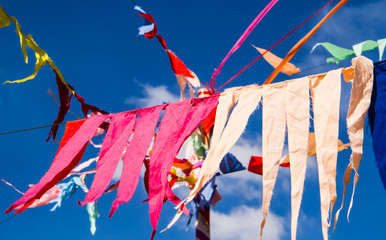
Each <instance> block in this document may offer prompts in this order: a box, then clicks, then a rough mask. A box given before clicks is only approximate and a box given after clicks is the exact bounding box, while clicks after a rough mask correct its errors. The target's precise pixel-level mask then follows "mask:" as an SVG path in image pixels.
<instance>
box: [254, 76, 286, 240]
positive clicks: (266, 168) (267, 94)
mask: <svg viewBox="0 0 386 240" xmlns="http://www.w3.org/2000/svg"><path fill="white" fill-rule="evenodd" d="M286 100H287V99H286V84H285V83H284V84H283V83H282V84H275V85H266V86H264V88H263V138H262V143H263V159H264V161H263V172H264V174H263V203H262V213H263V220H262V222H261V226H260V239H262V237H263V228H264V225H265V221H266V217H267V214H268V209H269V205H270V202H271V198H272V193H273V188H274V186H275V182H276V176H277V171H278V168H279V163H280V158H281V155H282V152H283V145H284V137H285V130H286Z"/></svg>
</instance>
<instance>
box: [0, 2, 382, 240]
mask: <svg viewBox="0 0 386 240" xmlns="http://www.w3.org/2000/svg"><path fill="white" fill-rule="evenodd" d="M268 2H269V1H268V0H264V1H242V2H240V1H239V2H236V1H220V0H213V1H201V0H197V1H176V0H167V1H166V0H165V1H140V0H137V3H138V5H140V6H141V7H142V8H143V9H144V10H145V11H147V12H149V13H151V14H152V15H153V16H154V18H155V20H156V22H157V24H158V27H159V34H161V35H162V36H163V37H164V38H165V40H166V42H167V44H168V46H169V48H170V49H171V50H173V51H174V52H175V53H176V54H177V56H179V57H180V58H181V59H182V60H183V61H184V62H185V64H186V65H187V66H188V67H189V68H190V69H191V70H193V71H194V72H195V73H196V74H197V75H198V77H199V78H200V80H201V81H202V82H207V81H208V80H209V78H210V76H211V74H212V73H213V68H215V67H217V66H218V65H219V63H220V62H221V60H222V59H223V57H224V56H225V55H226V53H227V52H228V51H229V49H230V48H231V47H232V46H233V44H234V43H235V42H236V40H237V39H238V38H239V36H240V35H241V34H242V32H243V31H244V29H245V28H246V27H247V26H248V25H249V23H250V22H251V21H252V20H253V18H254V17H255V16H256V15H257V14H258V13H259V12H260V11H261V10H262V9H263V8H264V6H265V5H266V4H267V3H268ZM326 2H327V1H326V0H325V1H304V0H293V1H285V0H280V1H279V2H278V3H277V4H276V6H275V7H274V8H273V9H272V10H271V11H270V12H269V13H268V14H267V16H266V17H265V18H264V19H263V20H262V22H261V23H260V24H259V25H258V26H257V27H256V29H255V30H254V32H253V33H252V34H251V35H250V36H249V37H248V38H247V40H246V42H245V43H244V45H243V46H242V47H241V48H240V49H239V50H238V51H237V52H236V53H235V54H234V55H232V57H231V58H230V59H229V60H228V62H227V63H226V64H225V66H224V68H223V70H222V71H221V74H220V75H219V77H218V78H217V84H216V86H220V85H221V84H222V83H224V82H225V81H226V80H228V79H229V78H230V77H232V76H233V75H234V74H235V73H236V72H238V71H239V70H240V69H241V68H242V67H244V66H245V65H246V64H248V63H249V62H250V61H252V60H253V59H254V58H256V57H257V56H258V53H257V52H256V50H254V49H253V48H252V47H251V44H254V45H256V46H258V47H262V48H269V47H270V46H271V45H272V44H274V43H275V42H276V41H278V40H279V39H280V38H281V37H282V36H284V35H285V34H286V33H288V32H289V31H290V30H292V29H293V28H294V27H295V26H297V25H298V24H299V23H300V22H302V21H303V20H304V19H306V18H307V17H309V16H310V15H311V14H313V13H314V12H315V11H316V10H318V9H319V8H320V7H322V5H323V4H325V3H326ZM335 2H338V1H335ZM0 4H1V5H2V6H3V8H4V9H5V10H6V11H7V12H8V13H9V14H10V15H11V16H16V18H17V19H18V21H19V23H20V24H21V26H22V29H23V31H24V32H25V33H26V34H32V35H33V37H34V39H35V40H36V42H37V43H38V44H39V46H40V47H41V48H42V49H44V50H45V51H46V52H47V53H48V55H49V56H50V57H51V58H52V59H53V61H54V62H55V63H56V65H57V66H58V67H59V69H60V70H61V71H62V73H63V74H64V76H65V78H66V80H67V81H68V82H69V83H70V84H71V85H73V86H74V87H75V89H76V91H77V92H78V93H79V94H80V95H81V96H83V97H84V98H85V99H86V102H87V103H90V104H93V105H96V106H98V107H99V108H101V109H104V110H106V111H108V112H112V113H115V112H122V111H127V110H131V109H135V108H139V107H144V106H150V105H155V104H159V103H162V102H163V101H175V100H178V93H179V88H178V85H177V84H176V81H175V77H174V74H173V73H172V71H171V68H170V65H169V61H168V58H167V55H166V54H165V52H164V50H163V49H162V48H161V46H160V45H159V43H158V42H157V41H156V40H155V39H154V40H147V39H144V38H142V39H140V40H139V41H137V28H138V27H139V26H140V25H141V24H142V23H143V20H142V19H141V18H139V17H137V16H136V14H137V12H135V11H134V10H133V5H132V3H131V1H127V0H126V1H123V0H116V1H111V2H107V1H100V0H94V1H89V0H85V1H73V0H66V1H47V0H34V1H26V0H2V1H0ZM331 7H332V6H331ZM331 7H329V8H328V10H329V9H331ZM385 10H386V3H385V1H360V0H350V1H349V2H348V3H347V4H346V6H344V7H343V8H342V9H341V10H340V11H338V12H337V13H336V15H334V16H333V17H332V18H331V19H330V20H329V21H328V22H327V23H326V24H324V25H323V26H322V28H321V29H320V30H319V31H318V32H317V33H316V34H315V36H314V37H312V38H311V39H310V40H309V42H307V43H306V44H305V46H304V47H303V48H302V49H301V50H300V51H299V52H298V54H296V55H295V57H294V58H293V60H292V62H293V63H294V64H296V65H297V66H298V67H300V68H301V69H307V68H309V67H312V66H315V65H319V64H322V63H324V61H325V59H326V58H327V57H329V55H328V54H327V52H326V51H324V50H323V49H322V48H320V49H317V50H316V51H315V52H314V53H313V54H311V55H310V50H311V48H312V46H313V45H314V44H316V43H317V42H324V41H328V42H331V43H335V44H337V45H338V46H342V47H346V48H351V45H353V44H355V43H358V42H361V41H364V40H368V39H371V40H377V39H380V38H385V37H386V36H385V31H384V28H385V26H384V23H385V22H386V15H385V14H384V12H385ZM326 12H327V10H325V11H323V13H322V14H319V15H317V17H315V18H314V19H312V20H311V21H310V22H309V23H307V24H306V25H305V26H303V27H302V28H301V29H299V31H297V32H295V33H294V34H293V35H291V36H290V37H289V38H287V39H286V40H285V41H284V42H283V43H281V44H280V45H278V46H277V47H276V48H274V50H272V52H273V53H275V54H277V55H279V56H284V55H285V54H286V53H287V52H288V50H289V49H290V48H291V47H292V46H293V45H294V44H295V43H296V42H297V41H298V40H299V39H300V38H301V37H302V36H303V35H304V34H305V33H306V32H307V31H308V30H309V29H311V28H312V27H313V26H314V25H315V23H316V22H317V21H319V19H321V17H322V15H324V14H325V13H326ZM14 29H15V27H14V26H13V25H12V26H10V27H7V28H2V29H0V52H1V55H0V81H1V82H3V81H6V80H15V79H20V78H23V77H26V76H28V75H30V74H31V73H32V72H33V67H34V56H33V53H32V51H29V57H30V63H29V64H28V65H26V64H25V63H24V62H23V57H22V53H21V50H20V46H19V39H18V36H17V35H16V34H15V32H14ZM365 56H368V57H370V58H371V59H373V60H375V61H376V60H377V59H378V56H377V52H376V51H374V52H371V53H367V54H365ZM349 65H350V60H346V61H342V62H341V66H343V67H344V66H349ZM336 67H337V66H336V65H332V64H331V65H327V66H323V67H319V68H315V69H312V70H309V71H306V72H304V73H300V74H299V75H298V76H296V78H297V77H301V76H305V75H309V74H314V73H319V72H324V71H327V70H330V69H334V68H336ZM271 71H272V67H271V66H269V65H268V64H267V63H265V62H264V61H263V60H259V61H258V62H257V63H255V64H254V65H253V66H252V67H251V68H249V69H248V70H247V71H245V72H244V73H242V74H241V75H240V76H239V77H238V78H236V79H235V80H233V81H232V82H231V83H230V84H229V85H227V87H231V86H238V85H247V84H251V83H258V84H261V83H262V82H263V81H264V79H265V78H266V77H267V76H268V75H269V74H270V72H271ZM286 79H288V77H286V76H284V75H279V76H278V78H277V80H278V81H280V80H286ZM49 88H50V89H52V90H53V91H54V92H55V93H57V89H56V84H55V78H54V75H53V73H52V71H51V69H50V68H49V67H48V66H46V67H44V68H43V69H42V70H41V71H40V72H39V74H38V75H37V77H36V79H34V80H32V81H29V82H26V83H22V84H13V85H9V84H8V85H2V86H1V87H0V109H1V114H2V117H1V118H0V132H6V131H12V130H18V129H24V128H29V127H35V126H41V125H48V124H51V123H52V122H53V121H54V119H55V118H56V115H57V111H58V106H57V105H56V104H55V103H54V101H53V100H52V98H51V96H50V95H48V94H47V89H49ZM349 92H350V86H349V85H348V84H343V87H342V104H341V106H342V108H341V125H340V139H341V140H342V141H343V142H344V143H346V142H348V139H347V135H346V133H345V131H346V127H345V116H346V114H347V104H348V100H349ZM71 109H72V110H73V111H75V112H77V113H79V114H78V115H80V109H79V104H78V103H77V102H76V101H73V102H72V107H71ZM66 120H74V117H73V116H72V115H70V114H69V115H68V117H67V118H66ZM48 131H49V129H40V130H35V131H29V132H23V133H17V134H9V135H3V136H0V145H1V153H2V158H1V164H2V167H1V168H0V178H3V179H6V180H7V181H9V182H12V183H13V184H14V185H15V186H16V187H18V188H19V189H20V190H22V191H26V190H27V186H28V184H31V183H36V182H38V181H39V179H40V178H41V176H42V175H43V174H44V173H45V171H46V170H47V169H48V168H49V166H50V164H51V161H52V159H53V157H54V155H55V153H56V150H57V148H58V145H57V144H56V143H54V142H48V143H47V142H45V139H46V137H47V135H48ZM62 131H63V128H61V131H60V134H59V135H61V133H62ZM260 139H261V110H258V111H256V113H255V114H254V115H253V117H252V118H251V119H250V122H249V124H248V127H247V129H246V131H245V133H244V135H243V136H242V138H241V139H240V140H239V141H238V143H237V144H236V145H235V146H234V147H233V148H232V152H233V153H234V154H235V155H236V156H237V157H238V158H239V159H240V160H241V161H242V162H243V163H247V162H248V160H249V157H250V156H251V155H260V154H261V141H260ZM364 151H365V152H364V155H363V158H362V163H361V166H360V172H359V174H360V180H359V182H358V185H357V190H356V195H355V198H354V207H353V209H352V211H351V217H350V223H347V220H346V219H345V212H347V205H348V200H349V198H347V200H346V206H345V208H344V210H343V212H342V213H341V217H340V221H339V223H338V226H337V229H336V231H335V233H334V234H332V232H330V236H331V238H332V239H364V238H366V239H383V238H384V236H385V234H386V230H385V228H384V216H386V206H385V205H384V202H385V198H386V192H385V190H384V189H383V186H382V184H381V181H380V177H379V174H378V172H377V169H376V164H375V160H374V157H373V153H372V149H371V139H369V138H367V139H366V140H365V147H364ZM95 154H96V151H95V150H93V149H92V148H90V149H89V150H88V151H87V153H86V155H85V158H84V159H89V158H91V157H94V156H95ZM349 156H350V151H349V150H348V151H344V152H342V153H340V154H339V159H338V170H337V187H338V201H337V202H338V203H340V201H341V196H342V177H343V172H344V169H345V167H346V166H347V163H348V159H349ZM315 161H316V160H315V159H312V158H311V159H309V162H308V163H309V164H308V169H307V177H306V182H305V191H304V196H303V201H302V206H301V213H300V217H299V225H298V239H322V231H321V224H320V203H319V189H318V178H317V168H316V163H315ZM289 181H290V179H289V171H288V170H287V169H282V170H280V172H279V178H278V181H277V184H276V186H275V190H274V191H275V192H274V196H273V199H272V203H271V209H270V213H269V220H268V223H267V225H266V230H265V232H264V233H265V239H272V240H276V239H289V236H290V188H289V187H290V185H289ZM218 189H219V192H220V193H221V194H222V195H223V200H222V201H221V202H219V203H218V204H217V206H216V208H214V209H212V213H211V214H212V215H211V218H212V229H211V231H212V238H213V239H257V236H258V231H259V230H258V227H259V225H260V221H261V198H262V191H261V189H262V188H261V177H260V176H257V175H254V174H251V173H248V172H241V173H235V174H232V175H229V176H224V177H221V178H219V179H218ZM349 189H350V190H349V193H348V195H350V194H351V184H350V185H349ZM0 192H1V196H2V197H1V198H0V209H3V210H5V209H6V208H7V207H8V206H9V205H10V204H11V203H12V202H14V201H15V200H16V199H18V198H19V197H20V195H19V194H18V193H17V192H15V191H14V190H13V189H11V188H10V187H8V186H6V185H5V184H0ZM114 197H115V194H114V193H112V194H107V195H105V196H103V197H102V198H101V199H100V200H99V201H98V207H99V210H100V214H101V217H100V218H99V219H97V232H96V235H95V236H91V234H90V231H89V221H88V215H87V212H86V209H85V208H84V207H80V206H78V205H77V203H76V202H77V200H78V199H79V200H83V198H84V194H83V193H81V192H78V193H77V194H75V195H74V196H73V197H72V198H71V199H69V200H67V201H65V202H64V203H63V205H62V207H61V208H59V209H57V210H56V212H50V211H49V209H50V207H40V208H36V209H30V210H27V211H25V212H23V213H22V214H20V215H17V216H16V217H14V218H12V219H11V220H9V221H8V222H6V223H4V224H1V225H0V239H26V238H29V239H51V238H55V239H95V240H97V239H148V238H149V237H150V233H151V227H150V223H149V217H148V207H147V205H146V204H141V203H139V202H140V201H142V200H144V199H145V198H146V197H147V196H146V193H145V191H144V189H143V186H142V181H141V182H140V184H139V187H138V189H137V191H136V194H135V195H134V197H133V199H132V200H131V201H130V202H129V203H128V204H125V205H122V206H121V207H120V208H119V210H118V211H117V212H116V214H115V215H114V217H113V218H111V219H109V218H108V213H109V210H110V206H111V202H112V201H113V199H114ZM337 205H339V204H337ZM337 207H338V206H336V208H337ZM335 210H336V209H335ZM173 214H174V208H173V206H172V205H171V204H169V203H168V204H165V206H164V208H163V210H162V213H161V219H160V222H159V229H162V228H163V227H164V226H166V225H167V223H168V222H169V221H170V220H171V218H172V217H173ZM7 217H8V215H6V214H4V213H1V214H0V221H1V220H3V219H5V218H7ZM186 220H187V219H186V218H182V219H181V220H180V221H179V222H178V223H177V224H176V225H175V226H174V227H173V228H172V229H171V230H169V231H167V232H165V233H162V234H157V236H156V237H157V239H172V238H184V239H195V235H194V230H193V229H192V228H189V229H188V230H187V231H186Z"/></svg>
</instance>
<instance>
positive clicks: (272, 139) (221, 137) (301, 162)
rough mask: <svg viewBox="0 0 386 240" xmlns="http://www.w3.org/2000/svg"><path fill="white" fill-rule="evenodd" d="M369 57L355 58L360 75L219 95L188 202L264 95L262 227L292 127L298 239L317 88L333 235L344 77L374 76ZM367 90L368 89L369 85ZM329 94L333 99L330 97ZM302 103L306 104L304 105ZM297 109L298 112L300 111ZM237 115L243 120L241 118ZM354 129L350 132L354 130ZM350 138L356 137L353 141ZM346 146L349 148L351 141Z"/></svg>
mask: <svg viewBox="0 0 386 240" xmlns="http://www.w3.org/2000/svg"><path fill="white" fill-rule="evenodd" d="M367 61H368V60H367V59H366V58H363V57H359V58H358V59H357V60H356V61H355V70H354V71H355V73H354V74H352V72H351V71H350V69H351V68H350V69H348V70H344V71H343V70H342V69H338V70H334V71H330V72H328V73H326V74H320V75H314V76H309V77H304V78H301V79H296V80H291V81H286V82H281V83H277V84H272V85H264V86H247V87H240V88H233V89H229V90H228V91H225V92H224V93H222V94H221V95H220V98H219V105H218V106H217V113H216V121H215V122H216V124H215V126H214V132H213V136H212V142H211V146H212V147H211V148H210V150H209V153H208V156H207V158H206V160H205V161H204V164H203V166H202V169H201V171H200V175H199V177H198V179H197V184H196V186H195V188H194V189H192V191H191V193H190V195H189V196H188V198H187V199H185V200H184V203H188V202H190V201H191V200H192V198H194V196H195V195H196V193H197V192H199V190H200V189H201V188H202V187H203V186H204V185H205V184H206V183H207V182H208V181H209V179H210V177H211V176H213V174H214V173H215V171H216V169H217V168H218V167H219V164H220V162H221V159H222V157H221V156H224V155H225V152H226V151H227V150H228V149H230V147H232V145H233V144H234V143H235V142H236V140H237V139H238V138H239V137H240V135H241V133H242V131H243V130H244V128H245V126H246V124H247V121H248V118H249V116H250V115H251V113H252V112H253V111H254V110H255V109H256V107H257V105H258V103H259V101H260V96H261V94H263V100H264V105H263V158H264V161H263V172H264V174H263V209H262V211H263V222H262V225H261V227H264V224H265V221H264V219H265V216H266V215H267V213H268V209H269V202H270V198H271V196H272V190H273V187H274V181H275V179H276V175H277V168H278V166H279V164H280V161H281V154H282V146H283V144H284V136H285V129H286V127H287V128H288V139H289V141H288V142H289V152H290V158H291V159H296V160H294V161H296V162H294V163H291V166H292V165H294V164H295V165H294V166H292V168H291V182H292V190H291V191H292V192H293V194H292V196H293V198H292V204H293V205H292V213H293V216H294V217H293V219H292V239H294V238H295V237H296V222H297V215H298V211H299V210H298V209H299V204H300V202H301V195H302V191H303V182H304V174H305V166H306V159H307V156H308V154H309V152H310V151H309V143H308V139H309V136H308V121H309V89H311V94H312V98H313V110H314V128H315V143H316V146H318V147H317V148H316V153H317V161H318V171H319V180H320V194H321V212H322V229H323V236H324V238H325V239H327V230H328V226H329V224H328V217H329V215H331V211H332V208H333V206H334V203H335V201H336V187H335V185H336V184H335V177H336V176H335V175H336V159H337V151H338V146H339V145H338V142H339V141H338V121H339V104H336V103H337V102H340V84H341V80H340V75H341V73H342V72H344V73H347V74H348V76H345V79H349V78H350V76H355V75H356V76H357V78H358V79H362V81H364V82H366V83H367V80H366V79H370V78H371V77H370V75H369V72H371V70H369V69H370V67H371V66H369V65H368V64H367ZM355 82H358V81H355ZM355 82H354V81H353V85H355V87H354V86H353V92H352V98H354V99H355V98H357V97H358V92H357V91H356V90H355V89H357V88H359V89H362V90H363V89H364V88H363V87H358V86H359V85H357V84H358V83H355ZM368 84H369V85H368V87H370V86H371V82H368ZM362 86H363V84H362ZM366 86H367V85H366ZM365 89H367V87H366V88H365ZM366 92H367V91H366ZM300 96H301V97H300ZM326 96H329V97H327V98H328V99H327V98H326ZM366 96H367V95H366ZM363 99H366V97H363ZM236 102H237V104H236ZM364 102H365V100H364ZM356 104H357V103H354V102H353V101H351V102H350V106H349V109H357V107H356ZM360 105H361V106H363V107H360V108H358V113H359V112H360V111H361V110H363V111H366V109H367V108H366V106H365V105H362V104H360ZM299 106H303V107H302V108H299ZM232 108H233V110H232V113H231V114H230V116H228V115H229V112H230V109H232ZM301 109H302V110H301ZM359 109H361V110H359ZM294 111H296V114H295V113H294ZM355 111H357V110H355ZM299 112H300V113H302V114H301V116H302V117H297V118H296V120H295V119H291V118H292V117H291V116H295V115H296V116H298V115H299V114H300V113H299ZM359 115H360V116H358V117H356V118H355V119H357V120H356V121H359V122H360V121H362V120H363V119H364V117H365V115H363V114H359ZM350 118H351V117H350ZM235 119H237V121H236V120H235ZM353 119H354V118H353ZM270 124H271V125H270ZM354 125H355V124H354ZM322 126H327V129H329V131H327V132H326V130H325V129H326V127H322ZM267 131H268V132H269V134H268V132H267ZM348 131H349V132H350V131H351V130H348ZM356 131H363V126H361V125H357V130H356ZM300 133H301V134H300ZM299 134H300V135H299ZM299 136H303V137H299ZM294 138H296V139H294ZM350 141H353V140H352V139H350ZM362 141H363V140H362ZM358 142H360V141H358ZM350 144H353V142H350ZM344 147H347V145H346V146H344ZM271 148H273V149H271ZM294 153H299V154H300V155H299V156H296V155H295V154H294ZM291 156H292V157H291ZM297 165H298V167H297ZM295 182H296V184H295ZM179 215H181V211H178V212H177V215H176V217H175V218H174V219H173V220H172V222H171V223H170V224H169V226H168V228H169V227H170V226H171V225H172V224H173V223H174V222H175V221H176V219H178V216H179Z"/></svg>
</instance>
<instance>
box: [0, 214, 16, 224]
mask: <svg viewBox="0 0 386 240" xmlns="http://www.w3.org/2000/svg"><path fill="white" fill-rule="evenodd" d="M16 216H17V215H16V214H14V215H12V216H10V217H8V218H6V219H4V220H3V221H1V222H0V224H3V223H5V222H8V221H9V220H11V219H12V218H14V217H16Z"/></svg>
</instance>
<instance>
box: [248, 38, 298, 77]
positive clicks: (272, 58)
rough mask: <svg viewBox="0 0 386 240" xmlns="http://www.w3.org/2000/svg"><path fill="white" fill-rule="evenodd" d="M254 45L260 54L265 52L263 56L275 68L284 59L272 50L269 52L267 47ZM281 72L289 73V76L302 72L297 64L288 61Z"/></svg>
mask: <svg viewBox="0 0 386 240" xmlns="http://www.w3.org/2000/svg"><path fill="white" fill-rule="evenodd" d="M252 46H253V47H254V48H256V50H257V51H259V52H260V54H264V55H263V58H264V59H265V60H266V61H267V62H268V63H269V64H271V66H272V67H274V68H277V67H278V66H279V65H280V63H281V62H282V61H283V59H282V58H279V57H278V56H276V55H274V54H273V53H271V52H268V51H267V50H265V49H262V48H258V47H256V46H255V45H253V44H252ZM280 72H282V73H284V74H287V75H288V76H292V75H294V74H296V73H300V69H299V68H297V67H296V66H295V65H293V64H292V63H290V62H288V63H286V64H285V65H284V67H283V68H282V69H280Z"/></svg>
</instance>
